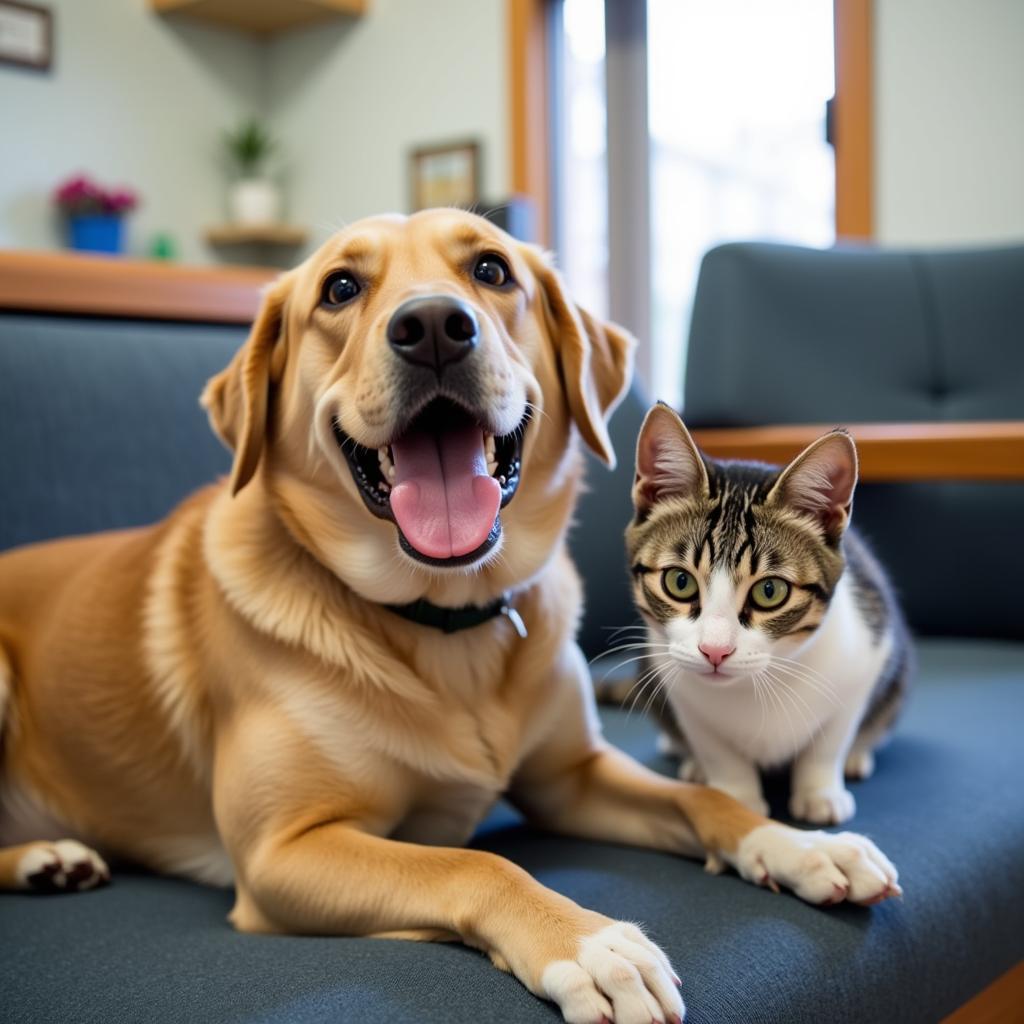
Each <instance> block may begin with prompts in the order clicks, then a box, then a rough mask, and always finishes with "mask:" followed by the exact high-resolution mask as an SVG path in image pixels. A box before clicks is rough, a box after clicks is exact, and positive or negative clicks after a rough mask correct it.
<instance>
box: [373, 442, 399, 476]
mask: <svg viewBox="0 0 1024 1024" xmlns="http://www.w3.org/2000/svg"><path fill="white" fill-rule="evenodd" d="M377 462H378V463H379V464H380V472H381V475H382V476H384V477H385V478H386V479H388V480H390V481H391V482H392V483H394V481H395V464H394V463H393V462H392V461H391V449H390V448H389V447H388V446H387V445H383V446H382V447H380V448H378V449H377Z"/></svg>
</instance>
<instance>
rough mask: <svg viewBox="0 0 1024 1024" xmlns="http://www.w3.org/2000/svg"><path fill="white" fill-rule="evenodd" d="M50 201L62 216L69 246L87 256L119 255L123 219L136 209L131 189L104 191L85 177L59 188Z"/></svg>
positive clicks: (122, 245)
mask: <svg viewBox="0 0 1024 1024" xmlns="http://www.w3.org/2000/svg"><path fill="white" fill-rule="evenodd" d="M53 201H54V203H56V205H57V209H58V210H59V211H60V212H61V214H62V215H63V216H64V219H65V222H66V225H67V238H68V244H69V245H70V246H71V248H72V249H79V250H84V251H87V252H109V253H119V252H121V251H122V250H123V249H124V221H125V217H126V216H127V215H128V214H129V213H131V211H132V210H134V209H135V207H136V206H138V205H139V197H138V196H137V195H136V194H135V193H134V192H133V191H132V190H131V189H130V188H104V187H103V186H102V185H97V184H96V182H95V181H93V180H92V179H91V178H89V177H88V176H87V175H85V174H76V175H75V176H74V177H71V178H68V180H67V181H65V182H63V183H62V184H60V185H58V186H57V188H56V189H55V190H54V193H53Z"/></svg>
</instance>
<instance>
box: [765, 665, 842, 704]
mask: <svg viewBox="0 0 1024 1024" xmlns="http://www.w3.org/2000/svg"><path fill="white" fill-rule="evenodd" d="M771 667H772V668H773V669H775V670H776V671H777V672H779V673H780V674H783V675H789V676H790V677H792V678H793V679H794V680H797V681H798V682H800V683H801V684H802V685H804V686H806V687H807V688H808V689H809V690H813V691H814V692H815V693H817V694H820V695H821V696H822V697H824V698H825V700H827V701H829V702H830V703H831V704H832V706H833V707H837V708H838V707H842V706H843V704H844V702H843V701H842V699H841V698H840V697H839V695H838V693H837V690H836V687H835V686H834V685H833V684H831V683H830V682H829V681H828V680H827V679H825V677H824V676H819V675H818V674H817V673H815V674H814V675H807V674H806V673H805V672H804V671H802V669H803V666H801V665H798V664H797V663H794V662H789V661H788V659H781V658H775V659H773V661H772V664H771Z"/></svg>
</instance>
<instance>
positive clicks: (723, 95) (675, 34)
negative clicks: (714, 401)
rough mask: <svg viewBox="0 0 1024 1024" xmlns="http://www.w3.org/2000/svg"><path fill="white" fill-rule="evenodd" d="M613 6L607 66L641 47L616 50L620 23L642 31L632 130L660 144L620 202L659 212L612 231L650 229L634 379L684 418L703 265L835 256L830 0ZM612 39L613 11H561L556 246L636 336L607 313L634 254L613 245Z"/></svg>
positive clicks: (585, 293) (585, 2)
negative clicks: (739, 244)
mask: <svg viewBox="0 0 1024 1024" xmlns="http://www.w3.org/2000/svg"><path fill="white" fill-rule="evenodd" d="M609 3H610V4H616V3H629V4H631V6H629V7H627V8H620V11H619V12H618V16H617V17H616V18H614V19H611V18H610V19H608V22H607V23H608V25H609V35H608V43H607V45H608V49H609V50H610V51H613V50H614V48H615V47H616V46H622V47H624V48H626V47H628V46H629V45H630V44H629V40H627V39H617V38H616V36H615V35H614V32H615V31H621V24H622V19H621V14H622V13H623V11H624V12H625V14H626V17H627V18H629V19H633V26H634V27H636V25H637V21H636V19H637V18H638V17H639V31H640V33H641V34H640V38H641V39H642V40H643V50H644V52H643V53H642V54H641V63H640V64H639V68H640V72H638V73H642V71H643V63H644V62H645V63H646V82H645V83H641V88H640V89H639V90H636V91H631V92H630V93H629V95H630V96H636V95H644V94H646V107H647V109H646V110H644V109H636V110H630V111H629V116H630V117H632V118H635V119H642V120H643V121H645V122H646V124H647V133H646V135H647V139H648V146H647V152H646V153H643V154H640V157H641V158H639V159H636V160H628V161H617V162H616V163H615V164H613V167H614V166H618V167H620V168H625V170H624V172H623V173H625V174H626V175H631V174H633V175H642V176H645V177H646V181H645V182H640V181H636V182H634V183H633V187H632V188H631V187H630V186H629V183H628V182H627V183H626V187H625V188H623V187H622V184H623V183H621V182H620V183H619V188H618V189H613V192H615V194H617V195H619V196H620V197H621V196H623V195H625V196H626V198H627V200H628V197H629V196H630V195H632V194H637V195H649V196H650V208H649V210H643V209H640V210H638V211H636V217H635V218H634V220H633V221H632V222H631V221H630V220H629V219H628V218H627V219H626V220H625V224H623V219H622V218H621V217H620V218H612V221H611V222H612V224H613V225H615V224H616V223H618V224H619V225H620V228H619V230H623V231H632V230H638V231H639V230H640V228H641V225H639V218H641V217H644V216H646V217H647V218H648V222H647V225H644V226H643V227H644V229H645V230H646V228H647V227H648V226H649V236H650V246H649V252H648V253H647V254H646V255H647V261H648V265H647V267H646V268H644V273H643V275H642V277H641V280H643V281H646V282H647V287H646V288H640V289H637V290H638V291H643V293H644V294H643V296H642V301H644V302H646V303H647V304H648V308H647V310H646V316H640V315H638V314H637V312H636V310H635V309H634V311H633V317H634V318H635V319H636V320H637V321H638V322H639V323H641V324H643V323H649V324H650V329H649V334H650V337H649V338H641V354H640V359H639V361H638V362H639V365H638V371H639V376H640V378H641V381H642V383H643V385H644V386H645V387H646V388H647V390H648V392H649V393H650V394H651V396H652V397H658V398H662V399H664V400H665V401H668V402H670V403H671V404H673V405H675V406H676V407H677V408H678V407H679V405H680V402H681V398H682V389H683V374H684V370H685V354H686V336H687V333H688V330H689V319H690V311H691V307H692V302H693V292H694V288H695V285H696V279H697V271H698V269H699V266H700V260H701V257H702V256H703V254H704V253H705V252H706V251H707V250H708V249H709V248H711V247H712V246H714V245H716V244H718V243H720V242H725V241H730V240H737V239H744V240H751V239H763V240H772V241H787V242H795V243H799V244H804V245H813V246H826V245H830V244H831V243H832V242H833V241H834V240H835V228H834V223H835V219H834V195H835V171H834V163H833V156H832V150H831V148H830V147H829V146H828V144H827V143H826V141H825V125H824V119H825V104H826V101H827V100H828V98H829V97H830V96H831V95H832V94H833V91H834V81H835V79H834V68H833V29H832V0H783V2H780V3H776V4H765V3H763V0H716V2H715V3H707V2H706V0H647V2H646V5H644V4H642V3H641V2H639V0H637V2H633V0H609ZM644 20H645V21H646V31H644V24H643V22H644ZM604 25H605V3H604V0H563V3H562V8H561V29H562V43H561V46H560V50H561V52H562V54H563V58H562V74H561V76H560V80H561V89H562V96H561V109H562V118H561V120H560V127H559V139H558V147H557V148H558V152H559V157H558V160H557V167H558V194H557V200H556V202H557V206H558V208H559V210H560V211H561V213H560V216H559V218H558V222H557V230H558V236H557V244H558V247H559V250H560V252H561V253H563V254H564V260H563V266H564V268H565V271H566V274H567V276H568V278H569V283H570V285H571V287H572V288H573V289H574V291H575V292H576V294H577V295H578V296H579V298H580V301H581V302H584V303H585V304H586V303H590V304H591V305H592V306H594V307H595V308H596V309H597V310H600V311H602V312H603V311H607V312H609V313H610V315H611V316H612V317H615V316H617V315H618V316H620V317H622V318H623V320H624V321H625V323H626V326H629V327H634V329H636V326H637V324H634V323H630V322H629V319H630V317H629V313H630V311H629V310H628V309H627V310H625V315H624V311H623V310H617V309H616V308H614V307H615V303H614V302H611V303H610V302H609V298H608V296H609V288H608V274H609V273H611V274H616V273H620V272H622V269H623V268H619V269H617V268H616V266H615V262H616V254H617V253H619V252H622V253H628V252H629V251H630V249H629V245H628V244H627V241H626V240H625V239H618V238H616V237H614V234H615V228H614V226H613V228H612V229H611V231H610V232H609V227H608V224H609V218H608V212H607V195H608V182H607V175H608V162H607V159H606V154H607V146H608V142H607V137H605V138H604V139H600V138H598V137H597V135H598V133H599V132H600V131H601V130H603V129H605V127H606V124H607V122H608V120H609V119H608V117H607V111H608V108H609V107H610V106H613V105H614V104H615V103H616V102H617V97H616V96H615V95H614V94H612V95H609V94H608V92H607V87H605V82H604V80H603V78H606V80H607V81H610V82H612V83H613V84H612V88H613V89H615V88H616V87H621V76H620V77H613V76H607V75H606V71H607V61H606V54H605V45H604V43H605V37H604ZM643 86H646V88H643ZM635 123H636V122H634V124H635ZM613 130H614V129H613ZM605 135H606V136H607V133H605ZM615 145H616V140H615V139H614V138H613V139H612V141H611V146H613V147H614V146H615ZM642 185H645V186H646V187H642ZM625 269H626V270H629V269H631V268H625ZM612 293H614V290H612ZM609 305H610V306H611V308H610V309H609V308H608V307H609Z"/></svg>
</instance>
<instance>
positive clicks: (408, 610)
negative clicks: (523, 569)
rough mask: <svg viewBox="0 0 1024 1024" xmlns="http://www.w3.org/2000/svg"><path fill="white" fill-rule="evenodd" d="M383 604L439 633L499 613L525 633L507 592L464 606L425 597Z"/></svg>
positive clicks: (479, 622)
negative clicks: (484, 601) (444, 604)
mask: <svg viewBox="0 0 1024 1024" xmlns="http://www.w3.org/2000/svg"><path fill="white" fill-rule="evenodd" d="M384 607H385V608H387V609H388V611H392V612H394V613H395V614H396V615H401V616H402V618H403V619H408V620H409V621H410V622H416V623H419V625H421V626H431V627H432V628H433V629H439V630H441V632H442V633H458V632H459V631H460V630H463V629H472V628H473V627H474V626H481V625H483V623H485V622H490V621H491V619H496V618H497V617H498V616H499V615H504V616H505V617H506V618H507V619H508V621H509V622H511V623H512V627H513V628H514V629H515V631H516V632H517V633H518V634H519V635H520V636H521V637H525V636H526V623H525V622H523V619H522V616H521V615H520V614H519V612H517V611H516V610H515V608H513V607H512V604H511V598H510V595H509V594H507V593H505V594H502V595H501V597H499V598H498V599H497V600H495V601H492V602H491V603H490V604H485V605H479V604H468V605H466V606H465V607H464V608H442V607H441V606H440V605H436V604H432V603H431V602H430V601H425V600H420V601H413V602H412V603H411V604H386V605H384Z"/></svg>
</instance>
